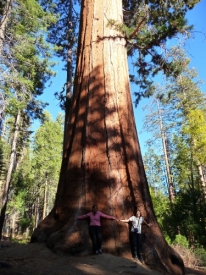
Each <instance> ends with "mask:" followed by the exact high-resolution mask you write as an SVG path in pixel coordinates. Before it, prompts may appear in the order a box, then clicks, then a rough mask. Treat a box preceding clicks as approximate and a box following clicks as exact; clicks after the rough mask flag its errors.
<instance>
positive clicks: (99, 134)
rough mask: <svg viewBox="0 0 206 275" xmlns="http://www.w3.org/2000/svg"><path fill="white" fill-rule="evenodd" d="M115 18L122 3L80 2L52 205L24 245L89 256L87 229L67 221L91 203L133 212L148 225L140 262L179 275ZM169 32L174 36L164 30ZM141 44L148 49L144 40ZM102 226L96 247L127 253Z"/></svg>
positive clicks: (120, 228) (115, 229)
mask: <svg viewBox="0 0 206 275" xmlns="http://www.w3.org/2000/svg"><path fill="white" fill-rule="evenodd" d="M126 2H129V1H126ZM130 2H134V1H130ZM153 2H154V1H153ZM158 2H159V1H158ZM172 2H173V1H172ZM178 3H179V2H178ZM174 4H175V3H174ZM156 6H157V5H156ZM161 18H162V20H163V18H164V17H161ZM161 18H160V20H161ZM111 19H112V23H111ZM122 20H123V15H122V0H112V1H111V0H104V1H102V0H83V1H82V10H81V22H80V31H79V46H78V53H77V56H78V58H77V66H76V75H75V82H74V92H73V103H72V107H71V110H70V117H69V127H68V132H67V144H66V148H65V151H64V154H63V161H62V168H61V174H60V180H59V185H58V190H57V194H56V200H55V205H54V207H53V209H52V211H51V213H50V214H49V215H48V216H47V217H46V218H45V219H44V220H43V221H42V222H41V223H40V224H39V226H38V227H37V228H36V229H35V231H34V233H33V235H32V241H47V244H48V245H49V246H50V247H51V248H53V249H55V250H58V249H60V250H63V251H67V252H70V253H89V251H90V243H89V236H88V231H87V226H88V224H87V222H86V221H83V222H80V221H77V220H75V216H78V215H81V214H84V213H86V212H87V211H89V210H90V209H91V206H92V204H94V203H98V206H99V209H100V210H101V211H103V212H105V213H107V214H110V215H114V216H116V217H119V218H128V217H129V216H131V215H132V214H133V211H134V210H135V208H137V207H138V208H139V209H140V210H141V212H142V214H143V216H144V217H145V218H146V219H147V221H148V222H152V224H153V226H152V227H150V228H148V227H145V228H143V231H144V247H143V249H144V258H145V262H146V263H147V264H148V265H149V266H150V267H154V268H160V269H162V270H164V271H166V272H168V273H170V274H183V273H184V271H183V262H182V260H181V258H180V257H179V255H177V254H176V253H175V251H173V249H172V248H171V247H169V246H168V244H167V243H166V241H165V239H164V237H163V234H162V232H161V230H160V228H159V226H158V224H157V221H156V218H155V214H154V211H153V207H152V202H151V198H150V194H149V190H148V184H147V180H146V176H145V172H144V167H143V162H142V156H141V152H140V148H139V142H138V137H137V132H136V127H135V121H134V115H133V108H132V102H131V95H130V87H129V77H128V67H127V52H126V46H127V45H126V44H127V42H128V40H127V39H126V37H125V35H124V34H123V33H122V32H121V31H120V29H121V24H122ZM165 22H166V20H165ZM173 23H174V22H173ZM166 24H167V22H166ZM176 24H177V22H176ZM140 25H141V22H140V23H139V25H138V28H140ZM167 25H168V24H167ZM138 28H136V33H137V32H138ZM169 28H170V29H171V30H173V34H174V33H175V29H174V28H173V27H172V25H171V26H170V25H169ZM164 30H165V29H164ZM164 30H160V31H161V33H160V37H159V36H158V37H157V32H158V29H157V32H154V41H155V43H156V44H155V43H154V46H156V45H157V40H158V39H159V42H160V41H161V34H162V39H165V37H166V36H167V35H168V34H167V32H166V31H165V33H164ZM176 32H177V30H176ZM146 35H147V36H148V34H146ZM130 38H132V35H130ZM145 41H146V40H145ZM140 42H141V43H142V45H140V49H142V50H144V45H143V41H140ZM145 43H146V42H145ZM147 43H148V47H147V49H148V48H149V46H150V44H151V41H150V40H149V38H148V39H147ZM145 55H146V54H145ZM153 56H154V55H153ZM157 61H158V55H157V59H156V62H157ZM159 61H161V58H160V57H159ZM141 62H142V61H141ZM143 65H144V64H143ZM143 65H142V66H143ZM144 66H145V65H144ZM102 225H103V234H104V250H105V251H108V252H111V253H116V254H124V253H127V252H128V251H129V247H130V246H129V228H128V227H127V225H125V224H122V223H116V222H108V221H104V222H103V223H102Z"/></svg>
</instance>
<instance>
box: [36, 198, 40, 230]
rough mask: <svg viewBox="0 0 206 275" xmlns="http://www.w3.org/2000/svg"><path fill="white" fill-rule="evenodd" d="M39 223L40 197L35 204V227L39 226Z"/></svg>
mask: <svg viewBox="0 0 206 275" xmlns="http://www.w3.org/2000/svg"><path fill="white" fill-rule="evenodd" d="M38 223H39V196H38V197H37V198H36V203H35V227H37V226H38Z"/></svg>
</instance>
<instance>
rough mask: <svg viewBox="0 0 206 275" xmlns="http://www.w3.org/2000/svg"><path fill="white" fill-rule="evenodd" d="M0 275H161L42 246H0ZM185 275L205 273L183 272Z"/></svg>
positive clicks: (118, 260) (121, 261)
mask: <svg viewBox="0 0 206 275" xmlns="http://www.w3.org/2000/svg"><path fill="white" fill-rule="evenodd" d="M0 274H1V275H116V274H123V275H160V273H158V272H156V271H154V270H151V269H149V268H148V267H147V266H146V265H143V264H141V263H140V262H135V261H134V260H133V259H132V257H130V256H128V257H127V258H123V257H118V256H114V255H111V254H106V253H105V254H102V255H97V256H96V255H95V256H94V255H90V256H80V257H77V256H69V255H65V254H55V253H54V252H53V251H52V250H50V249H49V248H47V247H46V245H45V244H44V243H28V244H19V243H15V242H11V241H2V242H0ZM186 274H187V275H206V271H198V270H195V269H190V268H186Z"/></svg>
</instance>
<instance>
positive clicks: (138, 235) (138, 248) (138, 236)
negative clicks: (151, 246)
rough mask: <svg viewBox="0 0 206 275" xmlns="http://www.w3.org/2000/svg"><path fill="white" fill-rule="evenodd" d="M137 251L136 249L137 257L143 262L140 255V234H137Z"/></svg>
mask: <svg viewBox="0 0 206 275" xmlns="http://www.w3.org/2000/svg"><path fill="white" fill-rule="evenodd" d="M137 251H138V257H139V259H140V261H141V262H142V263H144V260H143V257H142V235H141V234H137Z"/></svg>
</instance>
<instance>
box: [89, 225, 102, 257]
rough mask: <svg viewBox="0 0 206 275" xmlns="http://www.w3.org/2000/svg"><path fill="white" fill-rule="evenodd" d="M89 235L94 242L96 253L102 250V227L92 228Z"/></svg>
mask: <svg viewBox="0 0 206 275" xmlns="http://www.w3.org/2000/svg"><path fill="white" fill-rule="evenodd" d="M89 235H90V238H91V240H92V246H93V251H94V253H95V252H96V251H97V250H99V249H101V246H102V229H101V226H90V227H89Z"/></svg>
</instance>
